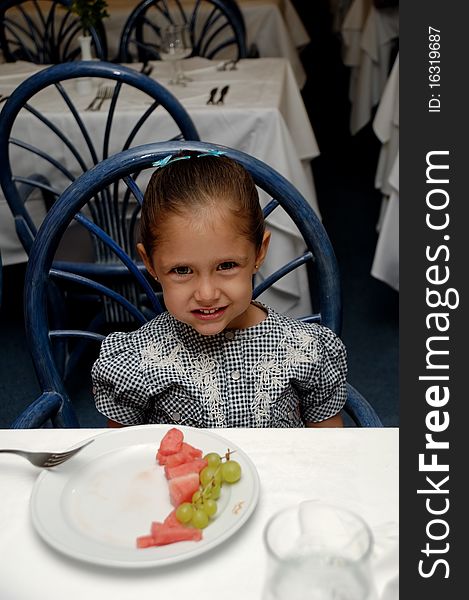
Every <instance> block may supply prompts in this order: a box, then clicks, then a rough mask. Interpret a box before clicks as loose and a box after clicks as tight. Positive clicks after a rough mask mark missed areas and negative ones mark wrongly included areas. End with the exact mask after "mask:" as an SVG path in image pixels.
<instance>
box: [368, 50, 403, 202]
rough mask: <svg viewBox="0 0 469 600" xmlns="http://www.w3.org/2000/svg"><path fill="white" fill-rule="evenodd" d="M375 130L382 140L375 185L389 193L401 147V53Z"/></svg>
mask: <svg viewBox="0 0 469 600" xmlns="http://www.w3.org/2000/svg"><path fill="white" fill-rule="evenodd" d="M373 131H374V132H375V134H376V137H377V138H378V139H379V140H380V142H381V150H380V153H379V159H378V165H377V168H376V177H375V187H377V188H378V189H380V190H381V191H382V192H383V194H385V195H389V193H390V191H391V187H390V184H389V174H390V172H391V169H392V167H393V165H394V161H395V159H396V154H397V152H398V149H399V55H398V56H397V57H396V60H395V62H394V65H393V67H392V70H391V73H390V75H389V78H388V80H387V82H386V86H385V88H384V91H383V96H382V98H381V100H380V103H379V106H378V110H377V111H376V115H375V118H374V119H373Z"/></svg>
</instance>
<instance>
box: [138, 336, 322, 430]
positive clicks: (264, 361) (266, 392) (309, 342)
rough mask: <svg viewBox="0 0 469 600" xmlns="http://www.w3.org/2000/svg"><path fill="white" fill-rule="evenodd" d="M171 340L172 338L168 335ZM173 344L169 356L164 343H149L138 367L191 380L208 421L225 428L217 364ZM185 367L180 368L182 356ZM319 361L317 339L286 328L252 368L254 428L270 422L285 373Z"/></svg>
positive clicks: (179, 343) (204, 354)
mask: <svg viewBox="0 0 469 600" xmlns="http://www.w3.org/2000/svg"><path fill="white" fill-rule="evenodd" d="M171 337H173V336H171ZM173 339H174V341H175V345H174V346H173V348H172V349H171V350H170V352H169V353H168V351H167V350H165V348H164V346H165V345H166V346H167V340H166V342H165V344H163V342H158V343H151V344H149V345H148V346H147V347H146V348H145V349H144V350H143V351H142V353H141V361H140V368H141V369H145V368H146V367H148V366H158V367H173V368H174V369H175V370H177V371H178V373H180V374H184V375H185V376H186V377H190V379H191V381H192V382H193V384H194V386H195V387H196V388H197V389H198V390H200V393H201V396H202V400H203V403H204V406H205V407H206V409H207V412H208V415H209V417H210V419H211V420H212V421H213V422H214V424H215V425H216V426H217V427H226V416H225V413H224V410H223V407H224V404H225V402H224V400H223V398H222V395H221V392H220V389H219V383H218V382H219V377H218V374H219V371H220V364H219V363H218V361H216V360H214V359H213V358H211V357H210V356H208V355H207V354H206V353H204V352H201V353H200V354H199V355H198V356H197V357H196V358H195V360H194V359H192V360H191V358H190V357H189V353H188V352H187V349H186V348H185V346H184V345H183V344H182V343H181V342H180V341H179V340H177V338H173ZM183 354H185V355H186V356H185V358H186V364H190V368H185V367H184V365H183V359H182V355H183ZM318 358H319V355H318V346H317V340H316V338H315V337H314V336H312V335H309V334H308V333H306V332H305V331H299V332H298V331H295V332H293V331H292V330H291V329H287V330H286V332H285V335H284V336H283V338H282V340H281V341H280V343H279V344H278V347H277V350H276V351H275V352H266V353H265V354H263V355H262V356H261V358H260V359H259V360H258V362H257V363H256V364H255V365H254V366H253V368H252V375H253V378H254V399H253V403H252V412H253V415H254V419H255V422H256V426H257V427H262V426H266V425H268V424H269V423H270V416H271V408H272V404H273V398H277V396H278V394H276V393H275V391H278V389H282V387H283V385H284V378H285V373H288V371H289V369H290V368H292V367H295V366H296V365H300V364H313V363H315V362H317V360H318Z"/></svg>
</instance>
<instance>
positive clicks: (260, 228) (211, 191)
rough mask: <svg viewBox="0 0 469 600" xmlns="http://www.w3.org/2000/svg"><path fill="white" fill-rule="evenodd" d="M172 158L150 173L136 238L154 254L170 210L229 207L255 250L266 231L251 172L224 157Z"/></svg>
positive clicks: (185, 210)
mask: <svg viewBox="0 0 469 600" xmlns="http://www.w3.org/2000/svg"><path fill="white" fill-rule="evenodd" d="M184 156H190V158H188V159H186V158H183V159H180V160H175V161H174V162H170V163H169V164H167V165H166V166H164V167H159V168H158V169H157V170H156V171H155V172H154V173H153V175H152V176H151V179H150V182H149V183H148V186H147V189H146V192H145V195H144V200H143V206H142V214H141V219H140V238H141V242H142V244H143V246H144V248H145V251H146V253H147V254H148V256H151V254H152V253H153V251H154V249H155V246H156V244H157V243H158V239H159V236H160V228H164V217H165V215H167V214H168V213H173V214H174V213H175V214H182V213H184V212H187V211H199V212H201V211H202V210H205V211H206V210H207V209H212V210H216V209H217V208H225V207H226V208H228V210H229V211H230V212H231V213H232V214H233V215H234V216H236V217H237V219H238V223H239V230H240V233H241V234H242V235H245V236H246V237H247V238H248V239H250V240H251V241H252V242H253V243H254V245H255V247H256V250H258V249H259V248H260V247H261V244H262V239H263V236H264V229H265V225H264V216H263V213H262V209H261V207H260V205H259V195H258V193H257V189H256V185H255V183H254V180H253V179H252V177H251V175H250V174H249V173H248V172H247V171H246V169H244V167H242V166H241V165H240V164H239V163H237V162H236V161H234V160H232V159H230V158H228V157H226V156H201V157H198V153H197V154H196V153H187V154H186V153H185V154H184Z"/></svg>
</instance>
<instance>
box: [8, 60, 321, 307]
mask: <svg viewBox="0 0 469 600" xmlns="http://www.w3.org/2000/svg"><path fill="white" fill-rule="evenodd" d="M152 64H153V66H154V71H153V73H152V76H153V77H155V78H156V79H158V80H160V81H161V82H162V83H163V85H165V83H166V82H167V81H168V69H169V68H170V65H168V64H167V63H164V62H162V61H156V62H154V63H152ZM185 64H186V67H185V68H186V69H187V70H188V71H191V76H192V78H193V81H192V82H190V83H189V84H188V85H187V86H186V87H181V86H170V89H171V91H172V92H173V93H174V94H175V95H176V96H177V97H178V98H179V99H180V100H181V102H182V104H183V105H184V106H185V108H186V109H187V110H188V112H189V114H190V116H191V117H192V119H193V121H194V123H195V126H196V128H197V130H198V132H199V135H200V138H201V139H202V140H204V141H207V142H213V143H217V144H222V145H225V146H229V147H233V148H237V149H239V150H242V151H244V152H246V153H248V154H250V155H252V156H255V157H256V158H259V159H261V160H263V161H264V162H266V163H267V164H269V165H271V166H272V167H273V168H275V169H276V170H278V171H279V172H280V173H281V174H282V175H284V176H285V177H286V178H287V179H288V180H290V181H291V182H292V183H293V184H294V185H295V186H296V187H297V188H298V189H299V191H300V192H301V193H302V194H303V195H304V196H305V198H306V200H307V201H308V202H309V203H310V204H311V206H312V207H313V208H314V209H315V210H316V212H317V214H318V215H319V209H318V205H317V200H316V194H315V189H314V183H313V178H312V173H311V168H310V161H311V159H312V158H314V157H315V156H317V155H318V154H319V149H318V146H317V143H316V139H315V137H314V133H313V130H312V128H311V125H310V122H309V119H308V115H307V113H306V109H305V107H304V104H303V101H302V98H301V94H300V92H299V89H298V85H297V84H296V81H295V78H294V76H293V73H292V69H291V66H290V64H289V62H288V61H287V60H286V59H282V58H270V59H269V58H267V59H257V60H248V59H246V60H242V61H240V62H239V63H238V67H237V69H236V70H235V71H217V68H216V65H217V64H218V63H217V62H211V61H208V60H207V59H202V58H193V59H188V60H187V61H185ZM134 66H135V68H136V69H139V68H140V65H138V64H136V65H134ZM35 68H36V67H34V66H32V65H30V64H28V63H20V64H16V65H2V67H1V69H0V93H5V94H7V93H10V92H11V91H12V89H14V87H16V86H17V85H18V84H19V82H20V81H21V80H22V79H23V78H24V77H25V74H24V73H25V72H31V71H33V70H34V69H35ZM22 71H23V74H21V72H22ZM12 73H17V75H12ZM226 84H229V85H230V90H229V92H228V94H227V96H226V98H225V104H224V105H215V106H210V105H209V106H207V104H206V101H207V99H208V96H209V91H210V89H211V88H213V87H215V86H218V87H219V89H220V88H221V87H223V85H226ZM70 85H72V84H70ZM72 91H73V90H72ZM91 96H92V95H91ZM89 101H90V97H88V96H85V97H79V98H78V102H79V104H78V106H79V108H81V109H84V108H85V107H86V106H87V104H88V103H89ZM38 102H39V100H38ZM56 102H58V100H57V97H56V95H55V94H54V95H52V96H46V97H43V99H42V101H41V104H40V105H37V106H38V107H39V106H40V107H41V108H42V109H43V110H46V111H47V110H48V111H51V112H56V110H57V104H56ZM136 103H138V99H137V98H134V97H133V96H130V95H129V97H128V105H127V106H126V108H125V110H122V111H121V114H119V119H117V120H116V122H115V125H114V133H113V136H115V137H114V139H115V140H117V142H119V130H118V129H117V128H116V126H117V127H122V130H123V131H129V129H130V126H127V123H128V121H131V122H133V121H134V119H135V117H133V115H134V114H135V113H136V112H142V108H141V107H139V106H138V104H136ZM84 116H85V118H86V119H95V120H96V122H97V125H99V123H100V124H101V125H103V123H104V120H105V116H106V112H105V111H100V112H95V113H89V112H88V113H84ZM162 119H164V116H161V119H160V120H159V121H158V123H157V124H156V125H155V128H153V129H152V128H151V127H150V128H149V127H145V128H144V131H142V132H141V134H140V135H139V137H138V138H136V139H135V141H134V145H137V144H143V143H148V142H151V141H155V138H154V137H153V136H154V133H153V132H154V131H157V132H158V135H159V136H160V137H159V138H158V139H169V137H171V135H174V133H175V132H174V130H171V129H170V130H168V137H167V138H165V137H164V135H165V127H166V129H168V127H169V126H170V122H169V119H166V120H165V121H162ZM17 121H18V122H17V124H16V126H15V127H16V128H17V129H15V135H16V137H18V138H20V139H28V135H30V132H31V131H37V130H32V129H31V121H30V120H29V118H26V117H24V118H19V119H17ZM62 125H63V126H64V127H68V132H69V136H70V139H72V140H73V139H74V136H75V137H76V135H77V134H76V125H75V123H74V121H73V119H71V118H68V117H66V116H65V115H64V117H63V119H62ZM93 135H95V136H97V139H98V140H99V136H100V135H102V133H101V131H100V129H99V127H98V126H97V127H96V128H94V129H93ZM117 142H116V145H115V146H114V147H112V145H111V148H110V152H111V153H112V152H115V151H117V150H119V149H120V148H121V146H118V143H117ZM46 143H47V140H44V143H43V146H42V147H43V148H46V146H45V144H46ZM50 144H51V146H50V151H51V152H52V153H56V148H55V147H54V144H55V140H53V139H51V140H50ZM98 147H99V144H98ZM22 166H23V168H24V171H25V173H27V172H28V165H26V164H25V165H22ZM68 166H69V168H73V167H72V165H68ZM38 204H39V203H38ZM268 222H269V225H270V226H271V229H272V232H273V240H272V243H271V249H270V251H269V255H268V259H267V261H266V263H265V269H267V270H270V269H272V268H274V266H275V265H278V264H280V263H282V261H285V259H286V257H288V256H290V257H291V258H293V257H294V256H297V255H298V254H300V253H301V251H302V248H303V243H302V239H301V236H300V234H299V233H298V231H297V230H296V227H294V226H293V225H292V223H291V222H290V221H289V220H288V219H286V218H284V216H282V214H281V213H280V212H278V211H275V212H274V213H273V214H272V215H271V217H269V220H268ZM0 247H1V248H2V255H3V258H4V262H5V264H12V263H15V262H21V261H24V260H25V259H26V257H25V255H24V253H23V251H22V249H21V247H20V244H19V242H18V241H17V240H16V234H15V231H14V225H13V220H12V218H11V215H10V212H9V210H8V208H7V206H6V203H5V200H4V199H3V198H0ZM307 289H308V286H307V278H306V272H305V271H304V270H303V271H297V272H295V273H292V274H290V275H289V276H288V278H287V279H286V280H285V281H284V282H283V283H282V284H281V285H278V286H277V290H278V292H273V293H275V298H273V297H272V296H271V295H270V296H269V295H264V296H263V299H264V301H265V302H266V303H269V302H270V303H271V305H272V306H274V307H276V308H278V310H280V311H282V312H289V313H290V314H292V315H293V316H302V315H304V314H306V313H307V312H308V310H309V298H308V294H307ZM269 294H270V293H269Z"/></svg>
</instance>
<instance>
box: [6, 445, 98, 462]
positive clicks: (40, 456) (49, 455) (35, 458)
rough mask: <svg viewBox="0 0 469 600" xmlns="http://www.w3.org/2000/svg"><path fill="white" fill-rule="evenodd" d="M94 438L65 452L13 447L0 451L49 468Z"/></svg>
mask: <svg viewBox="0 0 469 600" xmlns="http://www.w3.org/2000/svg"><path fill="white" fill-rule="evenodd" d="M93 441H94V440H89V441H88V442H85V443H84V444H82V445H81V446H78V448H72V449H71V450H67V451H65V452H28V451H26V450H13V449H0V452H7V453H9V454H19V455H20V456H23V457H24V458H27V459H28V460H29V462H30V463H31V464H33V465H35V466H36V467H43V468H44V469H50V468H51V467H57V466H58V465H61V464H62V463H63V462H65V461H66V460H68V459H69V458H72V456H75V454H76V453H77V452H80V450H83V448H85V447H86V446H88V445H89V444H91V442H93Z"/></svg>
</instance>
